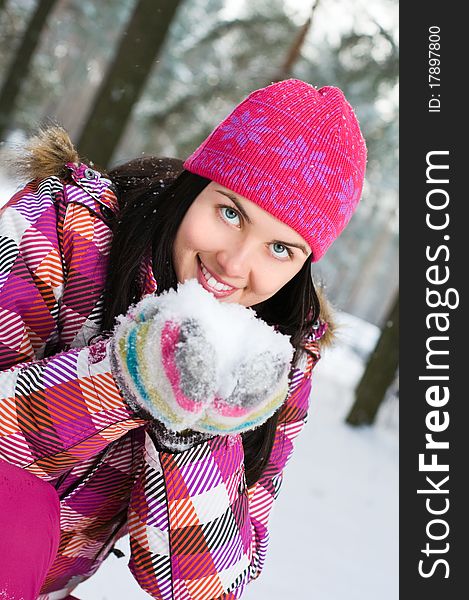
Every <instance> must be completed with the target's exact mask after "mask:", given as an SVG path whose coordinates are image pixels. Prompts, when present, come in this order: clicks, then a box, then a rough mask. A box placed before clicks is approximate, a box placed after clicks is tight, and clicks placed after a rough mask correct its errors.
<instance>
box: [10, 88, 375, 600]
mask: <svg viewBox="0 0 469 600" xmlns="http://www.w3.org/2000/svg"><path fill="white" fill-rule="evenodd" d="M365 162H366V148H365V142H364V140H363V137H362V135H361V132H360V129H359V126H358V122H357V119H356V117H355V115H354V113H353V110H352V108H351V107H350V105H349V104H348V102H347V101H346V99H345V97H344V95H343V93H342V92H341V91H340V90H339V89H338V88H335V87H325V88H322V89H319V90H318V89H316V88H315V87H313V86H311V85H309V84H307V83H305V82H302V81H298V80H293V79H291V80H287V81H282V82H279V83H276V84H272V85H270V86H267V87H266V88H262V89H260V90H256V91H254V92H252V93H251V94H250V95H249V96H248V97H247V98H246V99H245V100H244V101H243V102H242V103H241V104H240V105H238V106H237V107H235V109H234V110H233V111H232V113H231V114H230V115H228V116H227V117H226V119H224V120H223V121H222V122H221V123H220V124H219V125H218V126H217V127H216V128H215V129H214V131H213V132H212V133H211V134H210V135H209V136H208V138H207V139H206V140H205V141H204V142H202V144H201V145H200V146H199V147H198V148H197V149H196V150H195V152H194V153H193V154H192V155H191V156H189V157H188V158H187V159H186V160H185V161H184V162H183V161H181V160H178V159H172V158H155V157H148V158H139V159H135V160H132V161H129V162H127V163H126V164H123V165H121V166H119V167H116V168H114V169H113V170H112V171H110V172H109V173H108V174H101V173H99V172H97V171H95V170H93V169H91V168H90V167H89V166H88V165H87V164H85V163H83V162H81V161H80V158H79V156H78V154H77V152H76V151H75V149H74V148H73V146H72V144H71V142H70V140H69V138H68V136H67V134H66V133H65V132H64V131H63V130H61V129H60V128H51V129H49V130H45V131H43V132H41V133H40V134H39V135H38V136H37V137H35V138H33V139H32V140H31V141H30V143H29V145H28V148H27V149H26V151H25V154H24V156H22V157H19V159H18V164H19V165H20V167H21V166H22V167H23V173H25V174H26V175H27V176H29V177H30V179H31V181H30V182H29V183H28V184H27V185H26V186H25V188H24V189H23V190H21V191H20V192H18V193H17V194H15V196H14V197H13V198H12V199H11V200H10V201H9V202H8V203H7V204H6V206H5V207H4V209H3V211H2V213H1V219H0V264H1V265H2V272H1V277H0V365H1V368H2V371H1V372H0V389H1V390H2V397H1V398H0V515H2V516H4V517H5V510H6V505H4V504H2V501H3V498H5V497H6V495H5V494H3V489H2V486H4V487H5V489H8V490H9V491H10V492H11V490H12V489H14V490H16V491H15V493H16V494H17V496H18V506H19V505H20V500H21V497H22V496H24V497H28V499H30V500H31V502H33V503H34V506H35V509H36V510H38V512H39V513H40V514H45V515H48V514H51V515H53V518H52V520H51V523H50V535H48V533H47V528H46V533H45V534H44V535H45V537H46V538H47V540H46V541H47V543H44V544H43V545H42V547H40V546H38V547H37V548H36V549H35V550H34V552H35V553H37V556H36V555H33V556H32V557H30V558H29V559H28V561H27V562H24V561H23V562H22V555H23V554H24V553H23V552H22V549H21V539H20V538H18V536H17V533H16V532H17V531H18V530H20V529H21V527H22V526H23V525H24V523H23V522H21V520H22V519H23V517H21V516H19V515H20V514H23V513H18V514H17V513H15V514H14V515H6V518H4V519H3V520H2V521H1V527H0V536H2V539H3V541H8V540H9V539H10V538H13V537H15V539H17V540H18V539H19V543H17V544H15V546H14V547H13V546H11V551H12V553H13V552H14V553H15V555H14V556H12V557H11V558H12V560H13V562H14V563H15V564H16V563H18V564H23V568H22V569H21V573H20V574H17V579H16V580H15V575H14V573H13V572H12V571H11V570H5V569H2V565H1V564H0V594H1V592H3V591H5V590H6V593H7V597H9V598H19V597H22V598H24V599H25V600H29V599H31V600H32V599H33V598H36V597H37V591H38V590H40V594H41V595H40V596H39V598H42V599H43V600H46V599H48V598H54V599H57V600H59V599H61V598H66V597H67V596H68V595H69V594H70V592H71V591H72V590H74V588H75V587H76V586H77V585H78V584H79V583H80V582H81V581H83V580H85V579H87V578H88V577H90V576H92V575H93V574H94V573H95V571H96V569H97V568H98V567H99V565H100V564H101V563H102V562H103V560H104V559H105V558H106V557H107V556H108V555H109V554H110V552H111V551H112V549H113V546H114V544H115V543H116V541H117V540H118V539H119V538H121V537H122V536H123V535H125V534H126V533H129V534H130V544H131V554H132V556H131V560H130V563H129V567H130V569H131V571H132V573H133V575H134V576H135V578H136V580H137V581H138V583H139V584H140V586H141V587H142V588H143V589H144V590H145V591H147V592H148V593H149V594H150V595H151V596H152V597H153V598H155V599H164V600H166V599H169V598H175V597H178V598H179V597H180V598H184V599H185V600H217V599H218V600H230V599H231V600H234V599H235V598H240V597H241V595H242V593H243V590H244V589H245V586H246V585H247V584H248V583H249V582H250V581H251V580H252V579H254V578H256V577H257V576H258V575H259V573H260V572H261V570H262V567H263V564H264V560H265V554H266V546H267V540H268V520H269V514H270V511H271V508H272V505H273V503H274V500H275V498H276V497H277V495H278V493H279V490H280V486H281V481H282V474H283V469H284V467H285V465H286V463H287V461H288V459H289V457H290V456H291V453H292V450H293V442H294V440H295V438H296V436H297V435H298V434H299V432H300V431H301V429H302V426H303V424H304V422H305V418H306V415H307V411H308V401H309V394H310V389H311V373H312V370H313V367H314V365H315V364H316V362H317V361H318V359H319V356H320V346H321V345H322V344H324V343H325V341H326V340H327V338H328V336H329V335H330V332H331V329H332V324H331V320H330V317H329V316H328V314H327V310H326V309H327V305H326V302H325V301H324V300H321V302H320V300H319V297H318V295H317V293H316V290H315V287H314V284H313V281H312V279H311V271H310V266H311V262H312V261H317V260H319V259H320V258H321V256H323V255H324V253H325V252H326V251H327V249H328V248H329V246H330V245H331V244H332V243H333V241H334V240H335V239H336V238H337V237H338V236H339V235H340V233H341V232H342V230H343V229H344V228H345V227H346V225H347V223H348V222H349V220H350V218H351V216H352V213H353V212H354V210H355V209H356V207H357V204H358V201H359V198H360V195H361V190H362V185H363V178H364V172H365ZM8 463H9V464H8ZM26 471H29V473H26ZM31 476H33V477H38V478H40V479H43V480H45V481H48V482H49V483H48V484H47V485H50V486H51V487H50V488H49V490H52V492H53V493H51V494H47V493H44V488H41V487H40V486H36V487H37V489H38V490H39V491H40V492H41V493H39V491H38V492H37V493H36V492H35V487H34V486H31ZM13 480H14V483H15V485H14V488H12V485H11V484H12V481H13ZM41 483H42V482H41ZM10 492H9V496H8V499H9V506H12V505H15V503H16V500H15V498H12V497H11V493H10ZM31 494H32V496H33V497H30V496H31ZM57 502H60V518H59V515H58V514H57V510H55V512H54V510H53V509H54V506H55V508H57ZM54 503H55V504H54ZM59 526H60V527H61V531H60V532H59ZM58 537H60V541H59V543H58V550H57V551H55V548H56V546H57V542H58ZM49 538H50V539H49ZM25 543H27V541H26V540H25ZM0 546H1V544H0ZM9 547H10V546H9ZM51 548H52V549H53V554H55V557H54V556H50V551H51V550H50V549H51ZM46 552H48V553H49V554H47V556H46V554H45V553H46ZM28 556H29V555H28ZM18 573H19V572H18ZM18 578H19V579H18ZM20 579H21V581H20ZM25 589H27V590H33V591H31V592H27V593H26V595H25V592H24V590H25ZM28 594H29V595H28Z"/></svg>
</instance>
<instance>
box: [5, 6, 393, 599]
mask: <svg viewBox="0 0 469 600" xmlns="http://www.w3.org/2000/svg"><path fill="white" fill-rule="evenodd" d="M397 18H398V9H397V2H396V0H375V1H374V2H367V1H366V0H352V1H348V2H347V1H345V0H316V1H315V2H314V0H283V1H282V0H112V1H111V0H108V1H106V0H104V1H100V2H97V1H96V0H95V1H93V0H0V195H1V196H0V205H1V204H3V203H4V202H5V201H6V200H7V199H8V197H9V194H10V193H12V192H13V191H14V190H15V189H16V188H17V187H18V185H19V184H20V182H17V181H15V180H13V179H12V175H11V173H10V172H8V171H7V170H6V168H5V166H4V165H5V161H3V160H2V155H3V154H5V155H6V151H9V150H11V149H12V148H14V147H16V146H17V145H18V144H19V143H21V142H22V140H24V139H25V138H26V137H27V136H28V135H29V134H30V133H31V132H34V131H35V130H36V129H37V127H38V125H41V124H42V125H44V124H46V123H48V122H51V121H54V122H59V123H60V124H61V125H63V126H64V127H65V128H66V129H67V130H68V131H69V132H70V134H71V137H72V139H73V141H74V142H75V143H76V144H77V146H78V149H79V151H80V153H81V154H82V155H83V156H87V157H88V158H89V159H91V160H93V161H94V163H95V164H96V165H97V166H101V167H107V166H110V165H113V164H116V163H119V162H122V161H124V160H126V159H129V158H133V157H135V156H138V155H140V154H142V153H147V154H156V155H165V156H177V157H180V158H185V157H186V156H187V155H188V154H189V153H190V152H191V151H192V150H193V149H194V148H195V147H196V146H197V145H198V144H199V143H200V142H201V141H202V140H203V139H204V137H206V135H207V134H208V133H209V132H210V131H211V129H212V128H213V127H214V126H215V125H216V124H217V123H218V122H219V121H220V120H221V119H222V118H224V117H225V116H226V115H227V114H228V113H229V112H230V111H231V110H232V108H233V107H234V105H235V104H237V103H238V102H239V101H241V100H242V99H243V98H244V97H245V96H246V95H247V94H248V93H249V92H250V91H251V90H253V89H256V88H259V87H262V86H264V85H268V84H269V83H270V82H272V81H276V80H279V79H285V78H289V77H297V78H300V79H303V80H305V81H308V82H310V83H312V84H314V85H317V86H318V87H321V86H323V85H338V86H339V87H341V88H342V89H343V90H344V92H345V95H346V96H347V98H348V100H349V101H350V102H351V104H352V105H353V106H354V108H355V112H356V114H357V116H358V118H359V120H360V124H361V127H362V130H363V133H364V136H365V138H366V140H367V145H368V156H369V160H368V168H367V176H366V184H365V188H364V193H363V199H362V202H361V205H360V209H359V210H358V211H357V213H356V214H355V216H354V218H353V219H352V221H351V223H350V226H349V227H348V229H347V230H346V231H345V233H344V234H343V235H342V236H341V238H340V239H339V240H338V241H337V242H336V243H335V244H334V245H333V247H332V248H331V250H330V251H329V252H328V254H327V256H326V257H325V258H324V259H323V260H321V261H320V263H319V264H318V265H314V271H313V275H314V277H315V278H316V279H318V280H321V281H323V282H324V284H325V286H326V292H327V295H328V297H329V299H330V300H331V301H332V303H333V304H334V305H335V307H336V308H337V310H338V311H339V319H340V321H341V328H340V331H339V335H338V342H337V344H336V347H335V348H333V349H332V350H331V351H329V352H327V353H326V356H325V357H324V359H323V360H322V361H321V363H320V364H319V365H318V367H317V383H316V388H315V390H314V392H313V396H312V409H311V413H310V417H309V420H310V422H309V423H308V424H307V426H306V429H305V432H303V434H302V436H300V439H299V441H298V449H297V451H296V452H295V454H294V457H293V459H292V462H291V465H290V466H289V468H288V469H287V474H286V477H285V483H284V490H283V491H282V493H281V494H280V498H279V501H278V506H276V508H275V511H274V515H273V518H272V544H271V545H272V548H271V554H270V555H269V557H268V561H267V565H266V568H265V573H264V574H263V576H262V577H261V578H260V579H259V581H258V582H257V581H256V582H255V583H253V585H252V589H249V590H248V592H247V593H246V598H247V600H249V599H254V598H269V599H275V600H276V599H277V598H279V599H280V598H282V599H285V598H305V599H309V598H311V599H313V598H315V599H319V600H345V599H346V600H353V599H355V598H357V600H358V598H360V600H371V599H373V600H374V599H375V598H377V597H379V598H380V600H391V599H394V598H397V528H398V525H397V491H398V490H397V463H398V458H397V455H398V452H397V431H398V408H397V406H398V400H397V389H398V378H397V333H396V331H397V325H398V292H399V288H398V285H399V284H398V202H397V185H398V175H397V148H398V93H397V89H398V59H399V48H398V31H397ZM347 421H348V422H347ZM361 423H369V424H371V423H373V425H370V426H361V427H352V425H359V424H361ZM124 551H125V549H124ZM126 554H127V555H128V552H126ZM125 562H126V559H123V558H121V559H117V558H116V557H114V556H112V557H110V559H108V561H106V563H108V564H105V565H104V566H103V568H102V569H101V572H98V574H97V575H96V576H95V577H94V578H93V579H92V580H90V581H89V582H87V583H85V584H83V585H82V586H80V587H79V588H77V590H76V594H77V595H78V596H79V597H80V598H82V599H83V600H86V599H89V600H91V599H93V600H94V599H98V598H100V599H101V598H102V599H105V598H108V599H111V598H113V599H115V600H119V599H120V598H122V599H123V598H130V597H132V598H145V597H147V598H148V596H147V595H146V594H145V593H144V592H142V591H141V590H140V589H139V588H138V586H137V584H136V583H135V582H133V580H132V578H131V575H130V574H129V573H128V571H127V569H126V568H125ZM250 587H251V586H250Z"/></svg>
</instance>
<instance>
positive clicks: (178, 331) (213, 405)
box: [113, 280, 293, 435]
mask: <svg viewBox="0 0 469 600" xmlns="http://www.w3.org/2000/svg"><path fill="white" fill-rule="evenodd" d="M113 356H114V359H113V373H114V375H115V378H116V381H117V382H118V385H120V387H121V390H122V392H123V394H124V397H127V398H128V400H129V403H130V404H132V405H134V406H136V407H139V408H143V409H144V410H146V412H148V413H149V414H150V415H151V416H153V417H154V418H155V419H157V420H158V421H160V422H161V423H163V424H164V426H165V427H166V428H167V429H169V430H171V431H174V432H183V431H184V430H187V429H190V430H193V431H198V432H202V433H206V434H215V435H220V434H230V433H239V432H242V431H246V430H248V429H252V428H254V427H257V426H258V425H260V424H262V423H263V422H264V421H265V420H266V419H268V418H269V417H270V416H271V415H272V414H273V413H274V412H275V411H276V410H277V409H278V408H279V407H280V406H281V404H282V403H283V401H284V399H285V397H286V395H287V392H288V373H289V370H290V363H291V360H292V357H293V348H292V346H291V344H290V342H289V339H288V337H287V336H285V335H282V334H281V333H279V332H276V331H275V330H274V329H273V328H272V327H270V326H268V325H267V324H266V323H265V322H264V321H262V320H261V319H258V318H257V317H256V315H255V313H254V311H253V310H252V309H249V308H245V307H244V306H241V305H239V304H234V303H224V302H219V301H218V300H217V299H216V298H215V297H214V296H212V294H210V293H209V292H207V291H206V290H205V289H204V288H203V287H202V286H201V285H200V284H199V283H198V282H197V281H196V280H190V281H187V282H185V283H184V284H179V285H178V289H177V291H175V290H169V291H168V292H164V293H162V294H161V295H160V296H147V297H146V298H144V299H143V300H141V301H140V302H139V303H138V304H136V305H135V306H134V307H132V308H131V309H129V311H128V313H127V314H126V315H125V316H122V317H120V319H119V322H118V325H117V327H116V329H115V332H114V339H113Z"/></svg>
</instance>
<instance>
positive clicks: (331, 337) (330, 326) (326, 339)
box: [315, 283, 337, 349]
mask: <svg viewBox="0 0 469 600" xmlns="http://www.w3.org/2000/svg"><path fill="white" fill-rule="evenodd" d="M315 288H316V293H317V295H318V298H319V303H320V306H321V310H320V312H319V319H320V320H321V321H322V322H323V323H327V329H326V331H325V333H324V335H323V336H322V338H321V339H320V340H319V345H320V346H321V348H322V349H324V348H327V347H329V346H331V345H332V344H333V343H334V341H335V334H336V332H337V325H336V323H335V318H334V309H333V307H332V305H331V303H330V302H329V300H328V299H327V298H326V293H325V291H324V286H323V285H322V284H319V285H318V284H317V283H316V284H315Z"/></svg>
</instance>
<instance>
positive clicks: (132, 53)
mask: <svg viewBox="0 0 469 600" xmlns="http://www.w3.org/2000/svg"><path fill="white" fill-rule="evenodd" d="M179 4H181V0H159V2H154V0H138V2H137V4H136V6H135V8H134V11H133V14H132V16H131V18H130V21H129V23H128V25H127V26H126V27H125V30H124V33H123V35H122V37H121V40H120V42H119V46H118V48H117V51H116V54H115V57H114V59H113V61H112V63H111V64H110V66H109V68H108V70H107V73H106V74H105V76H104V80H103V82H102V84H101V86H100V88H99V90H98V92H97V94H96V97H95V100H94V102H93V104H92V106H91V109H90V111H89V113H88V117H87V119H86V121H85V125H84V126H83V129H82V132H81V136H80V139H79V141H78V144H77V145H78V149H79V152H80V153H81V154H82V155H83V156H87V157H89V158H91V159H93V161H94V162H95V163H97V164H98V165H100V166H101V167H107V165H108V164H109V161H110V160H111V158H112V155H113V153H114V150H115V148H116V147H117V144H118V142H119V140H120V138H121V136H122V134H123V132H124V130H125V127H126V125H127V122H128V120H129V118H130V115H131V112H132V108H133V106H134V104H135V102H136V101H137V100H138V98H139V96H140V94H141V92H142V91H143V89H144V86H145V83H146V81H147V78H148V76H149V74H150V72H151V69H152V68H153V66H154V64H155V59H156V57H157V56H158V53H159V51H160V49H161V46H162V45H163V42H164V40H165V38H166V35H167V33H168V30H169V26H170V25H171V21H172V19H173V17H174V15H175V13H176V9H177V8H178V6H179Z"/></svg>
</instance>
